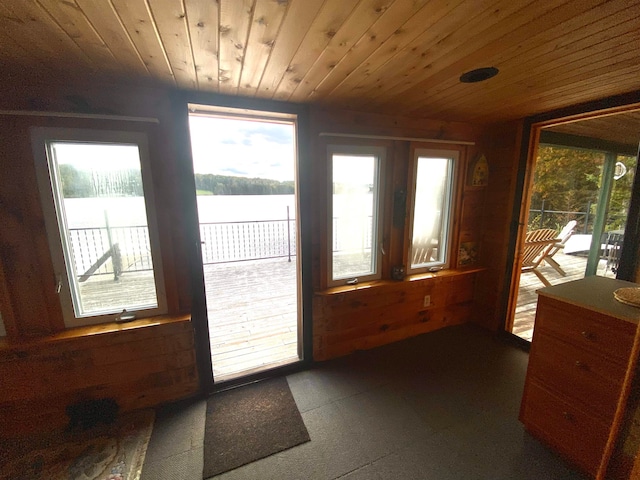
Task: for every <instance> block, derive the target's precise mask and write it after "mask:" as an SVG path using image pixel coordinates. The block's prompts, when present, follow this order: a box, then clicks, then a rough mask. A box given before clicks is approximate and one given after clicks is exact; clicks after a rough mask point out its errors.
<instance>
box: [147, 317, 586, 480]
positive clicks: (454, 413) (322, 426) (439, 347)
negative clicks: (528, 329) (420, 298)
mask: <svg viewBox="0 0 640 480" xmlns="http://www.w3.org/2000/svg"><path fill="white" fill-rule="evenodd" d="M527 360H528V355H527V353H525V352H523V351H521V350H519V349H517V348H515V347H512V346H509V345H506V344H504V343H502V342H500V341H499V340H496V339H495V338H493V337H492V335H491V334H489V333H487V332H486V331H484V330H482V329H480V328H477V327H475V326H471V325H463V326H457V327H450V328H447V329H443V330H439V331H436V332H433V333H429V334H425V335H421V336H419V337H416V338H413V339H409V340H405V341H402V342H398V343H395V344H392V345H387V346H384V347H381V348H377V349H375V350H369V351H365V352H358V353H355V354H353V355H350V356H348V357H343V358H340V359H336V360H332V361H328V362H323V363H320V364H318V365H317V366H316V367H315V368H313V369H311V370H308V371H304V372H299V373H296V374H293V375H289V376H288V377H287V380H288V381H289V385H290V387H291V391H292V393H293V396H294V398H295V400H296V403H297V405H298V408H299V410H300V412H301V414H302V418H303V419H304V422H305V425H306V426H307V429H308V431H309V434H310V436H311V441H310V442H308V443H306V444H303V445H299V446H297V447H294V448H292V449H290V450H286V451H284V452H280V453H278V454H275V455H272V456H270V457H267V458H265V459H262V460H259V461H257V462H254V463H251V464H249V465H245V466H243V467H240V468H238V469H236V470H232V471H230V472H227V473H224V474H222V475H219V476H218V477H215V478H218V479H261V480H263V479H278V480H286V479H302V478H304V479H335V478H341V479H345V480H347V479H348V480H356V479H367V480H370V479H434V480H449V479H465V480H470V479H478V480H480V479H482V480H486V479H492V480H501V479H505V480H506V479H510V480H511V479H518V480H519V479H523V480H526V479H536V480H539V479H563V480H572V479H576V480H578V479H583V478H586V477H583V476H581V475H580V474H578V473H577V472H575V471H574V470H573V469H572V468H571V467H570V466H569V465H568V464H566V463H565V462H564V461H563V460H562V459H561V458H559V457H558V456H557V455H556V454H554V453H553V452H551V451H550V450H549V449H547V448H546V447H545V446H543V445H541V444H540V443H539V442H538V441H537V440H535V439H534V438H533V437H531V436H530V435H529V434H528V433H526V432H525V431H524V430H523V427H522V425H521V424H520V422H519V421H518V410H519V407H520V399H521V396H522V388H523V385H524V377H525V373H526V367H527ZM204 414H205V402H204V401H191V402H186V403H185V402H182V403H181V404H176V405H172V406H168V407H165V408H162V409H160V411H159V412H158V419H157V422H156V427H155V429H154V432H153V435H152V438H151V442H150V445H149V450H148V452H147V458H146V461H145V466H144V469H143V472H142V479H143V480H155V479H159V478H180V479H193V480H199V479H201V478H202V441H203V435H204Z"/></svg>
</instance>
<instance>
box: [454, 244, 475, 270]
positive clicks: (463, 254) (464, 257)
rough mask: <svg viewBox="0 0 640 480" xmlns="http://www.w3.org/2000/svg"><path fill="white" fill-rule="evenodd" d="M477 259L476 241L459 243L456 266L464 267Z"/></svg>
mask: <svg viewBox="0 0 640 480" xmlns="http://www.w3.org/2000/svg"><path fill="white" fill-rule="evenodd" d="M477 260H478V245H477V244H476V242H462V243H460V250H459V251H458V266H460V267H466V266H469V265H473V264H474V263H476V261H477Z"/></svg>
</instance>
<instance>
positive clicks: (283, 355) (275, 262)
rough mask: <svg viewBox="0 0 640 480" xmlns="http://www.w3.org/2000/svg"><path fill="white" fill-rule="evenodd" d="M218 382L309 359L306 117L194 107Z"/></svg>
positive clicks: (205, 268)
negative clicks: (303, 201) (302, 125)
mask: <svg viewBox="0 0 640 480" xmlns="http://www.w3.org/2000/svg"><path fill="white" fill-rule="evenodd" d="M189 129H190V135H191V148H192V158H193V167H194V176H195V186H196V195H197V197H196V198H197V207H198V218H199V228H200V239H201V243H202V262H203V271H204V277H205V278H204V280H205V293H206V304H207V318H208V326H209V337H210V350H211V358H212V365H213V376H214V380H215V382H216V383H219V382H224V381H229V380H233V379H237V378H239V377H243V376H246V375H249V374H254V373H258V372H261V371H264V370H268V369H272V368H276V367H280V366H283V365H287V364H291V363H295V362H298V361H300V360H301V358H302V351H303V349H302V342H301V339H302V325H301V318H302V315H301V308H300V305H301V300H300V291H301V288H300V277H301V275H300V261H299V255H298V251H299V235H298V232H299V228H298V214H297V212H298V200H297V188H296V178H297V174H296V173H297V154H296V141H295V139H296V117H295V115H285V114H273V115H272V116H271V115H267V114H260V115H252V114H247V113H246V111H242V112H234V111H232V109H229V108H225V109H221V110H215V109H212V108H211V107H199V106H197V105H190V113H189Z"/></svg>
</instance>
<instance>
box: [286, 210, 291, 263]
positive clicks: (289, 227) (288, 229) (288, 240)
mask: <svg viewBox="0 0 640 480" xmlns="http://www.w3.org/2000/svg"><path fill="white" fill-rule="evenodd" d="M287 244H288V249H289V262H290V261H291V223H290V220H289V205H287Z"/></svg>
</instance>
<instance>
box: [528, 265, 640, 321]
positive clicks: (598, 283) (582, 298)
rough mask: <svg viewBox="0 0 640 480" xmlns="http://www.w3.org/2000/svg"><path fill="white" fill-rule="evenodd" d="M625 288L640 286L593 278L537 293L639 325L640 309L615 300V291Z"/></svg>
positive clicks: (541, 290)
mask: <svg viewBox="0 0 640 480" xmlns="http://www.w3.org/2000/svg"><path fill="white" fill-rule="evenodd" d="M625 287H640V285H638V284H637V283H631V282H626V281H624V280H616V279H613V278H605V277H599V276H591V277H586V278H583V279H581V280H574V281H572V282H567V283H561V284H560V285H553V286H551V287H545V288H541V289H540V290H537V293H538V294H539V295H540V296H543V297H550V298H555V299H556V300H560V301H564V302H567V303H570V304H572V305H576V306H578V307H583V308H586V309H589V310H593V311H595V312H599V313H603V314H605V315H609V316H612V317H615V318H619V319H620V320H626V321H629V322H633V323H636V324H637V323H638V322H640V308H638V307H632V306H630V305H625V304H624V303H620V302H618V301H617V300H616V299H615V298H613V292H614V291H616V290H617V289H618V288H625Z"/></svg>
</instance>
